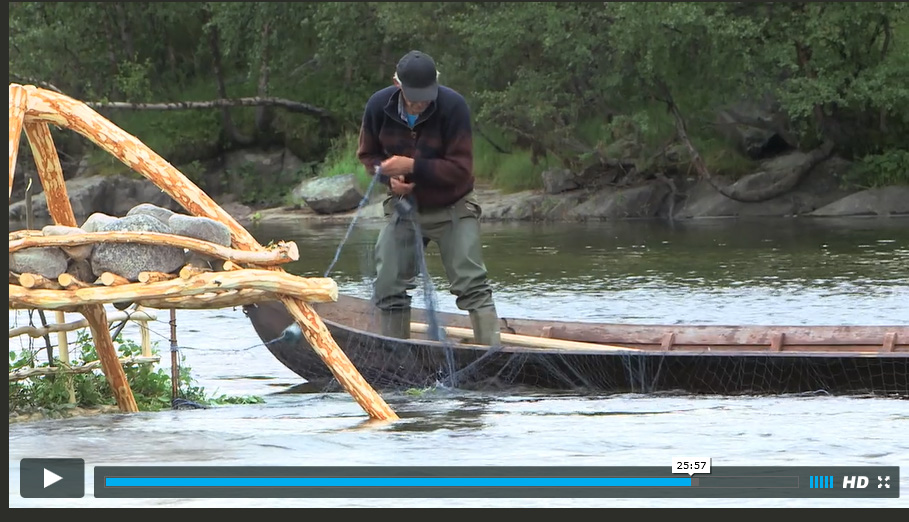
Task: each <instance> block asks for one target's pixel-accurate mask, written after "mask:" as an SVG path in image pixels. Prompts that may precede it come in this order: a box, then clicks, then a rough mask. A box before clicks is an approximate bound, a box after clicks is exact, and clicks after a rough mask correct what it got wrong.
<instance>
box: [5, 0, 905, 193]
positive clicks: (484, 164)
mask: <svg viewBox="0 0 909 522" xmlns="http://www.w3.org/2000/svg"><path fill="white" fill-rule="evenodd" d="M9 26H10V36H9V71H10V79H11V81H18V82H31V81H33V80H37V81H41V82H47V83H48V84H51V85H53V86H55V87H57V88H59V89H61V90H62V91H63V92H65V93H67V94H69V95H71V96H74V97H76V98H79V99H83V100H87V101H104V100H116V101H134V102H176V101H190V100H191V101H203V100H211V99H216V98H220V97H222V96H226V97H228V98H236V97H241V96H274V97H283V98H287V99H290V100H294V101H300V102H305V103H310V104H313V105H315V106H318V107H322V108H325V109H328V110H330V111H331V112H332V113H333V114H334V116H335V117H334V118H332V119H331V121H330V122H328V121H322V120H318V119H316V118H313V117H312V116H311V115H308V114H303V113H291V112H289V111H285V110H283V109H274V110H271V109H269V110H268V111H262V110H260V109H256V108H252V107H235V108H231V109H229V111H228V113H229V115H230V117H231V120H232V122H233V125H234V126H235V127H236V128H237V130H238V132H239V133H240V134H242V135H243V136H247V137H251V138H252V139H253V141H255V142H256V144H257V145H265V144H268V145H282V146H285V147H288V148H290V149H291V150H293V151H294V152H295V153H296V154H297V155H298V156H300V157H301V158H303V159H304V160H305V161H310V160H312V161H323V159H324V163H325V165H326V167H325V172H326V173H327V174H330V173H331V172H332V169H334V168H337V169H339V170H347V169H348V168H350V167H351V166H355V164H354V163H353V161H354V160H352V159H351V158H350V156H349V154H346V153H345V148H344V146H343V145H341V144H338V143H335V144H334V145H332V143H331V140H336V141H341V142H343V143H345V144H346V143H348V142H347V140H349V139H350V136H349V133H351V132H356V128H357V126H358V124H359V118H360V116H361V114H362V110H363V107H364V105H365V103H366V100H367V98H368V97H369V95H370V94H371V93H372V92H374V91H375V90H376V89H378V88H381V87H384V86H387V85H388V84H389V82H390V78H391V76H392V73H393V70H394V64H395V62H396V60H397V59H398V58H399V57H400V56H401V55H402V54H404V53H405V52H406V51H408V50H410V49H414V48H419V49H423V50H425V51H426V52H428V53H430V54H432V55H433V56H434V57H435V59H436V62H437V64H438V66H439V70H440V72H441V80H442V82H443V83H444V84H446V85H449V86H451V87H453V88H455V89H457V90H459V91H460V92H462V93H463V94H464V95H465V96H466V97H467V99H468V101H469V103H470V105H471V108H472V111H473V114H474V119H475V121H476V122H477V124H478V125H479V126H481V127H482V128H495V129H499V130H500V131H501V137H502V142H501V143H499V145H500V146H502V147H503V148H506V149H508V150H512V151H515V152H516V153H517V154H519V155H523V154H524V153H523V152H522V151H532V154H531V158H532V159H537V160H539V159H540V158H541V157H546V158H549V159H551V160H552V161H554V162H556V163H559V164H561V165H564V166H569V167H572V168H574V167H580V168H583V167H584V166H585V165H588V164H590V162H592V161H596V160H599V159H601V157H602V156H603V155H606V156H607V157H609V158H611V159H615V156H612V155H613V154H619V153H622V154H625V153H626V152H627V151H626V150H625V149H626V146H627V145H628V144H629V142H628V141H627V140H628V136H627V135H623V136H620V137H616V136H615V134H614V131H615V130H616V128H617V127H616V122H619V123H621V124H622V125H624V123H625V122H627V121H629V120H630V121H633V122H634V123H635V125H636V132H637V136H636V137H635V139H636V140H637V141H636V142H635V144H636V146H637V147H638V149H639V150H638V156H639V157H638V158H637V159H638V160H642V161H646V159H647V158H649V157H651V156H652V155H653V154H655V153H657V152H659V149H660V148H661V147H662V146H663V144H664V143H665V141H666V140H668V139H669V138H671V137H672V136H673V121H672V119H671V118H669V117H668V115H667V113H666V112H665V109H666V101H667V100H669V99H670V98H671V99H672V101H674V102H675V104H676V105H677V106H678V107H679V109H680V111H681V113H682V114H683V115H684V117H685V119H686V121H687V123H688V125H689V134H690V135H691V136H692V138H693V139H694V140H695V141H696V142H698V143H705V145H704V146H705V147H711V146H713V145H712V144H711V143H710V142H711V140H713V139H715V137H714V134H713V129H711V128H710V124H711V123H710V122H712V121H713V119H714V117H715V114H716V110H717V109H718V108H720V107H723V106H725V105H727V104H729V103H731V102H734V101H738V100H757V99H763V98H764V97H765V96H767V97H770V98H772V99H773V100H774V101H775V102H776V105H777V107H776V108H777V109H778V110H777V113H778V114H777V115H776V116H778V117H779V123H780V124H781V125H783V126H785V128H786V130H787V132H788V133H789V134H790V135H791V137H792V138H793V140H794V141H795V142H796V143H798V144H799V145H800V147H801V148H802V149H808V148H811V147H813V146H814V145H816V144H818V143H820V142H821V141H822V140H832V141H834V142H835V143H836V145H837V153H838V154H840V155H844V156H846V157H847V158H850V159H854V158H863V157H866V156H878V155H886V153H887V152H888V151H889V150H894V149H901V148H904V147H905V136H906V135H907V133H909V87H907V82H906V81H905V80H904V79H905V78H907V77H909V6H907V4H906V3H905V2H789V3H787V2H757V3H747V2H670V3H648V2H607V3H603V2H560V3H555V2H516V3H514V2H512V3H509V2H411V3H403V2H362V3H340V2H276V3H253V2H182V3H148V2H145V3H142V2H139V3H106V2H78V3H66V2H15V3H12V4H10V10H9ZM216 70H217V73H216ZM222 91H223V92H222ZM265 113H270V114H271V118H270V119H269V118H265V119H264V120H263V119H261V118H260V117H261V116H263V114H265ZM110 116H111V117H112V118H114V121H115V123H117V124H118V125H121V126H123V127H124V128H125V129H126V130H128V131H129V132H131V133H133V134H134V135H136V136H137V137H139V139H141V140H143V141H145V142H146V143H147V144H149V145H150V146H151V147H152V148H153V149H154V150H155V151H157V152H159V153H161V155H162V156H164V157H165V158H166V159H167V160H168V161H171V162H172V163H178V164H182V163H187V162H190V161H193V160H199V159H206V158H207V157H212V156H214V155H217V154H218V153H220V152H221V151H223V150H224V149H226V148H230V147H234V146H237V145H238V143H237V142H236V141H235V140H234V136H232V135H231V133H229V132H227V130H226V129H225V125H224V119H223V112H222V111H221V110H220V109H212V110H191V111H189V110H186V111H117V112H115V113H113V114H111V115H110ZM262 121H266V124H265V125H264V127H260V124H261V123H262ZM623 140H624V141H623ZM58 143H61V142H58ZM328 149H331V151H330V152H329V154H330V155H331V157H330V158H324V156H325V154H326V151H328ZM724 154H726V153H724ZM724 154H720V156H721V157H720V158H718V159H715V160H714V161H715V162H717V163H718V165H720V166H719V167H718V168H721V169H723V168H727V169H729V170H731V171H738V170H740V169H744V168H747V164H745V163H741V162H740V161H739V158H734V157H733V156H731V155H729V156H728V157H727V156H726V155H724ZM499 156H500V154H499V153H489V152H488V149H486V148H484V145H482V144H481V142H480V141H478V143H477V154H476V167H477V175H478V177H480V178H481V179H499V180H502V181H503V182H506V183H510V184H513V185H515V184H516V185H525V186H526V185H533V184H534V183H535V178H533V177H534V176H535V175H536V173H535V171H534V169H526V168H518V167H508V171H507V172H509V174H503V173H499V174H496V172H495V171H496V170H497V169H498V168H499V165H498V163H499V162H500V161H501V160H503V159H504V158H501V157H499ZM704 156H705V157H709V156H710V154H704ZM724 158H725V159H724ZM623 159H627V158H623ZM511 161H512V162H513V163H514V164H515V165H517V164H520V163H521V161H524V160H521V159H516V160H511ZM724 161H732V162H733V163H735V164H732V165H725V164H724V163H723V162H724ZM360 170H361V169H357V172H360ZM518 171H520V172H525V173H526V176H529V177H531V178H533V179H528V180H525V181H524V182H521V183H516V182H515V181H512V177H513V176H516V175H517V174H514V173H516V172H518ZM868 175H871V176H874V175H875V174H873V173H872V172H871V171H869V173H868ZM881 176H886V174H884V173H883V171H881ZM879 181H880V182H884V178H882V179H881V180H879ZM251 197H252V196H251ZM254 199H262V198H261V195H258V196H256V197H255V198H254Z"/></svg>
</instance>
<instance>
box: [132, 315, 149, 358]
mask: <svg viewBox="0 0 909 522" xmlns="http://www.w3.org/2000/svg"><path fill="white" fill-rule="evenodd" d="M136 311H137V312H142V313H146V312H145V309H144V308H143V307H141V306H137V307H136ZM138 323H139V346H140V347H141V348H142V357H151V355H152V350H151V335H150V332H149V330H148V321H145V320H143V321H138Z"/></svg>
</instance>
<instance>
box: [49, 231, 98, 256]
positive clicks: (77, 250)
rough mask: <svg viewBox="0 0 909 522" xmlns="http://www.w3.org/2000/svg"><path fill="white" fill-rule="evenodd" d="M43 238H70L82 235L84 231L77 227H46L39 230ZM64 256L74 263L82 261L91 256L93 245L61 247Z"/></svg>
mask: <svg viewBox="0 0 909 522" xmlns="http://www.w3.org/2000/svg"><path fill="white" fill-rule="evenodd" d="M41 233H42V234H43V235H45V236H70V235H74V234H84V233H85V231H84V230H82V229H81V228H78V227H66V226H63V225H48V226H46V227H44V228H42V229H41ZM62 248H63V251H64V252H66V255H68V256H69V257H71V258H73V259H74V260H76V261H84V260H86V259H88V258H89V257H90V256H91V255H92V250H94V248H95V246H94V245H79V246H72V247H62Z"/></svg>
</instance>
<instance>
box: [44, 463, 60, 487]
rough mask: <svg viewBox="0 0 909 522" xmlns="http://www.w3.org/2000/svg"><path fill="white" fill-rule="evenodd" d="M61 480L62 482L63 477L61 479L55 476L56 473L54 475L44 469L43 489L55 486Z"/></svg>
mask: <svg viewBox="0 0 909 522" xmlns="http://www.w3.org/2000/svg"><path fill="white" fill-rule="evenodd" d="M61 480H63V477H61V476H60V475H57V474H56V473H54V472H53V471H51V470H49V469H47V468H44V487H45V488H47V487H48V486H52V485H54V484H56V483H57V482H60V481H61Z"/></svg>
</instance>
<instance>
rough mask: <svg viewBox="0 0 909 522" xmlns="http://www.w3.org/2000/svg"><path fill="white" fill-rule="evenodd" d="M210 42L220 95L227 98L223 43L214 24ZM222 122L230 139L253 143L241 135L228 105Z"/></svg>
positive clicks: (224, 107)
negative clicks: (222, 53) (222, 52)
mask: <svg viewBox="0 0 909 522" xmlns="http://www.w3.org/2000/svg"><path fill="white" fill-rule="evenodd" d="M208 44H209V47H210V48H211V57H212V68H213V69H214V71H213V72H214V74H215V81H216V82H217V84H218V96H220V97H221V99H226V98H227V84H226V83H225V82H224V69H223V67H222V65H221V44H220V38H219V36H218V28H217V27H215V26H212V27H211V30H210V31H209V33H208ZM221 122H222V126H223V127H224V134H225V136H226V138H227V139H228V140H229V141H233V142H236V143H239V144H240V145H251V144H252V143H253V139H252V138H250V137H248V136H243V135H241V134H240V132H239V131H238V130H237V128H236V126H235V125H234V121H233V118H231V116H230V108H228V107H227V106H222V108H221Z"/></svg>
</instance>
